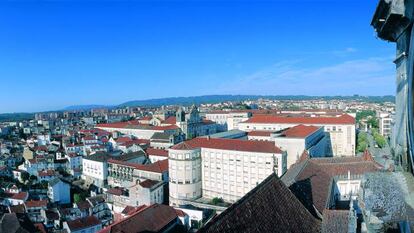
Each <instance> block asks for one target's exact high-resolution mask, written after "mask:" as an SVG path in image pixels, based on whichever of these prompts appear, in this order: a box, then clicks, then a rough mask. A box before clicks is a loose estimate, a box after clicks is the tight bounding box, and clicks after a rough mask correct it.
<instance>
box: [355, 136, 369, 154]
mask: <svg viewBox="0 0 414 233" xmlns="http://www.w3.org/2000/svg"><path fill="white" fill-rule="evenodd" d="M356 147H357V149H356V150H357V151H358V152H364V151H365V150H366V149H367V148H368V136H367V134H366V133H365V132H360V133H358V140H357V146H356Z"/></svg>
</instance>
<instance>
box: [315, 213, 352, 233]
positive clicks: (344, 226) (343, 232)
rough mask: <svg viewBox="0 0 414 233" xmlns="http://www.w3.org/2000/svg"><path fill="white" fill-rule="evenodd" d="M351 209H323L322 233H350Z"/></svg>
mask: <svg viewBox="0 0 414 233" xmlns="http://www.w3.org/2000/svg"><path fill="white" fill-rule="evenodd" d="M348 224H349V210H328V209H325V210H324V211H323V221H322V233H332V232H335V233H348Z"/></svg>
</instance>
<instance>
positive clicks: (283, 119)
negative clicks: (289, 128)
mask: <svg viewBox="0 0 414 233" xmlns="http://www.w3.org/2000/svg"><path fill="white" fill-rule="evenodd" d="M242 123H256V124H315V125H323V124H340V125H354V124H355V118H353V117H352V116H350V115H348V114H344V115H341V116H339V117H336V116H335V117H304V116H297V117H296V116H282V115H254V116H253V117H252V118H250V119H248V120H247V121H244V122H242Z"/></svg>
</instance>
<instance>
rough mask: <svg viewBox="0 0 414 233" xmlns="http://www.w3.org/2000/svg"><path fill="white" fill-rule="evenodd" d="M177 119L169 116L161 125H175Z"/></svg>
mask: <svg viewBox="0 0 414 233" xmlns="http://www.w3.org/2000/svg"><path fill="white" fill-rule="evenodd" d="M176 121H177V119H176V118H175V116H170V117H168V118H167V119H165V121H163V122H162V123H163V124H170V125H175V123H176Z"/></svg>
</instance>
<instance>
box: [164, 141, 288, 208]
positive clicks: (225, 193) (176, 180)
mask: <svg viewBox="0 0 414 233" xmlns="http://www.w3.org/2000/svg"><path fill="white" fill-rule="evenodd" d="M285 171H286V153H285V152H282V151H281V150H280V149H279V148H277V147H276V146H275V145H274V143H273V142H264V141H242V140H235V139H213V138H211V139H209V138H195V139H193V140H190V141H186V142H183V143H180V144H178V145H176V146H174V147H172V148H171V149H169V175H170V183H169V189H170V190H169V191H170V204H171V205H174V206H178V205H182V204H185V203H186V201H191V200H196V199H199V198H201V197H203V198H207V199H213V198H215V197H217V198H222V199H223V200H224V201H226V202H235V201H237V200H238V199H240V198H241V197H242V196H244V195H245V194H246V193H247V192H249V191H250V190H251V189H253V188H254V187H256V185H257V184H259V183H260V182H261V181H262V180H263V179H265V178H266V177H267V176H269V175H270V174H272V173H273V172H274V173H276V174H278V175H279V176H281V175H282V174H283V173H284V172H285Z"/></svg>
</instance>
